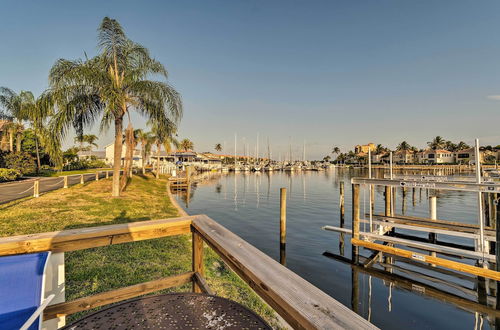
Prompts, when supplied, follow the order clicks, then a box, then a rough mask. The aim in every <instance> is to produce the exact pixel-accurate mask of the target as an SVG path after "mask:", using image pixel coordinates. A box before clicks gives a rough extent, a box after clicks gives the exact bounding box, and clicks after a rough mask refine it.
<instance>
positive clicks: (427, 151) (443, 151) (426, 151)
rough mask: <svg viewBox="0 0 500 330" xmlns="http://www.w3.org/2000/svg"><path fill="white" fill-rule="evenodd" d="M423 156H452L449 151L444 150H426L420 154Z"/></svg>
mask: <svg viewBox="0 0 500 330" xmlns="http://www.w3.org/2000/svg"><path fill="white" fill-rule="evenodd" d="M422 153H423V154H426V155H427V154H452V152H451V151H448V150H444V149H436V150H434V149H427V150H424V151H423V152H422Z"/></svg>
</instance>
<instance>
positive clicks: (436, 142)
mask: <svg viewBox="0 0 500 330" xmlns="http://www.w3.org/2000/svg"><path fill="white" fill-rule="evenodd" d="M427 145H428V146H429V148H431V149H433V150H436V149H443V148H444V147H445V145H446V141H445V140H444V139H443V138H442V137H441V136H439V135H438V136H436V137H435V138H434V139H433V140H432V141H430V142H427Z"/></svg>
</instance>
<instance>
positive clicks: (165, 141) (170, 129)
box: [149, 121, 179, 179]
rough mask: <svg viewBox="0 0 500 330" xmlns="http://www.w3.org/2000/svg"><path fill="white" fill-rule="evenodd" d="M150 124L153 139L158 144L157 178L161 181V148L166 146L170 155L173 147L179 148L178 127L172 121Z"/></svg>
mask: <svg viewBox="0 0 500 330" xmlns="http://www.w3.org/2000/svg"><path fill="white" fill-rule="evenodd" d="M149 124H151V126H152V129H151V131H152V132H153V134H154V136H153V137H152V139H153V140H154V143H155V144H156V178H157V179H159V178H160V152H161V147H162V146H164V147H165V151H166V152H167V153H169V152H171V151H172V145H174V146H176V147H178V146H179V142H178V141H177V139H175V137H174V136H175V134H176V132H177V126H176V125H175V124H174V123H173V122H171V121H167V122H166V123H158V122H153V123H149Z"/></svg>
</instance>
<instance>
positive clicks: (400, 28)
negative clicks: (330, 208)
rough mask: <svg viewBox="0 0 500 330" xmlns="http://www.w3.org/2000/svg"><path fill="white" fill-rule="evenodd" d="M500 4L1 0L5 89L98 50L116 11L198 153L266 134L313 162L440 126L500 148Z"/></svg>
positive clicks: (35, 82)
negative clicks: (159, 76) (169, 89)
mask: <svg viewBox="0 0 500 330" xmlns="http://www.w3.org/2000/svg"><path fill="white" fill-rule="evenodd" d="M499 13H500V2H499V1H488V0H484V1H471V0H466V1H461V0H450V1H445V0H440V1H436V0H428V1H426V0H419V1H409V0H394V1H386V0H379V1H371V0H366V1H347V0H345V1H333V0H329V1H264V0H262V1H252V0H245V1H244V0H241V1H236V0H227V1H210V0H203V1H189V0H188V1H78V2H76V1H2V9H1V11H0V35H1V36H2V37H1V45H2V46H1V48H0V86H8V87H10V88H13V89H15V90H17V91H19V90H21V89H23V90H32V91H33V92H35V93H40V92H41V91H42V90H43V89H45V88H46V86H47V74H48V71H49V69H50V67H51V66H52V64H53V63H54V62H55V61H56V59H58V58H61V57H62V58H68V59H75V58H78V57H82V56H83V52H84V51H86V52H87V54H89V55H94V54H95V53H96V37H97V33H96V29H97V27H98V25H99V23H100V21H101V20H102V18H103V17H104V16H110V17H112V18H116V19H118V20H119V22H120V23H121V24H122V25H123V27H124V28H125V31H126V33H127V34H128V36H129V37H130V38H131V39H133V40H134V41H136V42H139V43H141V44H143V45H144V46H146V47H148V48H149V49H150V50H151V52H152V54H153V55H154V56H155V57H156V58H157V59H158V60H160V61H161V62H162V63H164V64H165V65H166V67H167V69H168V70H169V73H170V78H169V80H170V82H171V83H172V84H173V85H174V86H175V87H176V88H177V89H178V90H179V91H180V92H181V94H182V96H183V100H184V105H185V115H184V119H183V121H182V125H181V129H180V137H188V138H190V139H192V140H193V141H194V143H195V146H196V149H197V150H199V151H203V150H213V146H214V144H215V143H218V142H220V143H223V142H224V141H225V142H226V151H227V152H229V153H232V150H233V144H234V133H235V132H237V133H238V140H239V149H240V150H241V151H240V152H242V140H241V138H242V137H246V140H247V142H249V143H250V144H251V146H250V148H251V149H252V150H253V148H254V145H255V140H256V135H257V132H259V133H260V136H261V138H262V139H261V146H262V145H263V144H265V140H266V139H267V137H268V136H269V138H270V140H271V144H272V148H273V153H274V154H275V155H277V154H278V152H279V151H281V152H283V153H284V152H285V151H286V150H288V141H289V138H290V137H291V140H292V143H293V144H294V150H295V152H296V153H298V152H299V150H301V149H302V143H303V141H304V140H306V142H307V154H308V158H320V157H323V156H324V155H325V154H327V153H328V152H329V151H330V150H331V147H332V146H334V145H338V146H340V147H341V149H343V150H346V149H350V148H352V146H353V145H354V144H358V143H366V142H369V141H372V142H374V143H382V144H384V145H387V146H389V147H392V148H393V147H395V145H396V144H397V143H398V142H400V141H402V140H407V141H408V142H409V143H410V144H414V145H416V146H418V147H423V146H424V145H425V142H427V141H429V140H430V139H431V138H432V137H433V136H436V135H442V136H444V137H445V138H447V139H452V140H465V141H466V142H472V140H473V138H475V137H479V138H480V139H482V141H483V142H484V143H485V144H500V132H499V129H498V127H499V124H498V123H499V122H500V100H499V99H500V96H499V97H496V99H495V97H494V96H495V95H500V37H499V36H500V33H499V32H500V19H499ZM492 96H493V97H492ZM136 123H137V125H136V126H138V127H140V126H144V120H142V119H138V120H136ZM96 131H97V130H96V129H94V132H96ZM110 141H111V134H107V135H106V136H103V137H102V138H101V140H100V141H99V144H100V145H101V146H102V145H104V144H106V143H109V142H110ZM261 150H262V148H261Z"/></svg>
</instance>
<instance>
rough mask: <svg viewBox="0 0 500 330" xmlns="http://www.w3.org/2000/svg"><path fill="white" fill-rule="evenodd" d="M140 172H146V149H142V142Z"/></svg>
mask: <svg viewBox="0 0 500 330" xmlns="http://www.w3.org/2000/svg"><path fill="white" fill-rule="evenodd" d="M142 174H143V175H145V174H146V150H145V149H144V144H143V147H142Z"/></svg>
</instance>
